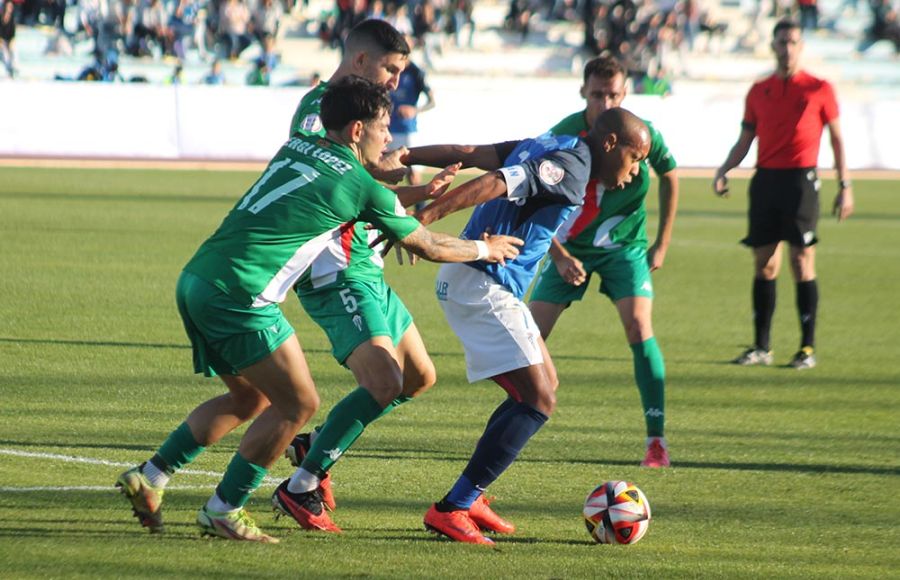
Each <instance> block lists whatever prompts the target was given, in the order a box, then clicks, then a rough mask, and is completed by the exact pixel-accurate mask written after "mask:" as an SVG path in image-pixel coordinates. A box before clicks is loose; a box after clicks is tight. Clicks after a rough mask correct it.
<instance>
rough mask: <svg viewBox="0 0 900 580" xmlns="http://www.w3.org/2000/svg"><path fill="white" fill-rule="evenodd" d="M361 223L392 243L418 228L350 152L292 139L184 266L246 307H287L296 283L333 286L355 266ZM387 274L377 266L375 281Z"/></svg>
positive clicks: (329, 144) (326, 142)
mask: <svg viewBox="0 0 900 580" xmlns="http://www.w3.org/2000/svg"><path fill="white" fill-rule="evenodd" d="M357 220H364V221H366V222H370V223H372V224H375V225H376V226H377V227H378V228H379V229H381V230H382V231H383V232H385V233H386V234H387V236H388V237H389V238H391V239H393V240H399V239H402V238H405V237H406V236H408V235H409V234H410V233H412V232H413V231H414V230H415V229H416V228H418V227H419V222H418V221H417V220H416V219H415V218H413V217H411V216H409V215H407V214H406V210H405V209H404V208H403V207H402V205H401V204H400V202H399V200H398V199H397V196H396V195H394V192H392V191H391V190H389V189H387V188H385V187H384V186H382V185H381V184H379V183H378V182H376V181H375V180H374V179H373V178H372V176H371V175H369V172H368V171H366V170H365V169H364V168H363V166H362V165H361V164H360V163H359V161H358V160H357V159H356V156H355V155H354V153H353V151H351V150H350V148H348V147H346V146H344V145H341V144H339V143H336V142H334V141H331V140H329V139H325V138H320V137H315V136H310V137H302V136H297V137H293V138H291V139H290V140H288V141H287V142H286V143H285V144H284V145H283V146H282V147H281V149H280V150H279V151H278V154H276V155H275V157H274V158H273V159H272V161H271V162H269V165H268V167H267V168H266V170H265V171H264V172H263V174H262V175H261V176H260V178H259V179H257V180H256V183H254V184H253V186H252V187H251V188H250V190H249V191H247V193H246V194H244V196H243V197H242V198H241V200H240V201H238V203H237V205H235V206H234V208H233V209H232V210H231V212H229V214H228V215H227V216H226V217H225V220H224V221H223V222H222V224H221V225H220V226H219V229H218V230H216V232H215V233H214V234H213V235H212V236H211V237H210V238H209V239H207V240H206V241H205V242H203V244H202V245H201V246H200V248H199V249H198V250H197V253H196V254H194V257H193V258H191V260H190V261H189V262H188V263H187V265H186V266H185V267H184V269H185V270H186V271H188V272H191V273H192V274H195V275H196V276H198V277H200V278H202V279H203V280H206V281H207V282H210V283H211V284H213V285H214V286H216V287H217V288H219V289H220V290H222V291H223V292H225V293H226V294H228V295H229V296H231V297H232V298H234V300H235V301H237V302H238V303H240V304H243V305H246V306H263V305H266V304H271V303H278V302H283V301H284V298H285V295H286V294H287V292H289V291H290V290H291V288H292V287H293V286H294V284H297V283H300V284H304V283H307V284H315V283H316V281H317V280H324V281H325V282H323V283H327V282H329V281H333V280H335V279H337V278H339V277H340V276H341V275H342V274H343V272H344V271H345V270H346V269H347V268H348V267H350V265H351V264H352V263H353V261H354V259H356V258H357V257H356V256H353V255H352V253H351V252H352V248H351V247H350V244H349V238H350V237H351V236H352V232H353V226H354V224H355V223H356V221H357ZM366 249H368V248H366ZM370 252H371V250H370ZM381 276H382V272H381V269H379V268H375V271H374V272H372V277H374V278H380V277H381Z"/></svg>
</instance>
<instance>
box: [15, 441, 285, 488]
mask: <svg viewBox="0 0 900 580" xmlns="http://www.w3.org/2000/svg"><path fill="white" fill-rule="evenodd" d="M0 455H12V456H13V457H27V458H29V459H49V460H51V461H62V462H64V463H87V464H90V465H108V466H110V467H134V465H135V464H134V463H129V462H125V461H109V460H107V459H96V458H93V457H78V456H76V455H61V454H58V453H43V452H38V451H20V450H18V449H4V448H0ZM178 473H179V475H181V474H184V475H205V476H208V477H222V474H221V473H218V472H215V471H200V470H198V469H182V470H181V471H179V472H178ZM280 482H281V481H280V480H279V479H276V478H274V477H270V476H268V475H267V476H266V478H265V479H264V480H263V485H266V484H269V485H271V484H278V483H280ZM110 487H111V486H110ZM110 487H103V486H74V487H73V486H62V487H47V488H44V487H39V488H38V487H36V488H22V487H9V488H7V487H0V491H17V490H26V489H31V490H34V491H52V490H58V491H69V490H76V489H85V490H93V489H95V488H96V489H98V490H99V489H103V490H109V489H110ZM192 488H193V486H191V487H182V488H178V487H174V486H172V487H168V489H192ZM196 488H197V489H199V488H203V489H206V487H205V486H196Z"/></svg>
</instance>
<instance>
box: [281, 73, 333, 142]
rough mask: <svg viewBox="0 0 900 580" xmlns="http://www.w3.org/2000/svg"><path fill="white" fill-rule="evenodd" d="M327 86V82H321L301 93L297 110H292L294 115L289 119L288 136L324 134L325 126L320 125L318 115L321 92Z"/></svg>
mask: <svg viewBox="0 0 900 580" xmlns="http://www.w3.org/2000/svg"><path fill="white" fill-rule="evenodd" d="M326 88H328V83H326V82H321V83H319V84H318V85H316V86H315V87H313V89H312V90H311V91H309V92H308V93H306V94H305V95H303V98H302V99H300V103H299V104H298V105H297V110H296V111H294V117H293V118H292V119H291V128H290V133H289V134H288V137H293V136H294V135H303V136H305V137H309V136H310V135H317V136H319V137H323V136H324V135H325V127H323V126H322V119H321V118H320V117H319V113H320V112H321V104H322V94H323V93H324V92H325V89H326Z"/></svg>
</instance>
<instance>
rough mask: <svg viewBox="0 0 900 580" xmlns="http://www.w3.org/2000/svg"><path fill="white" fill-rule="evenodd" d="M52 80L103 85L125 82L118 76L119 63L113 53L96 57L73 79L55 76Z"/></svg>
mask: <svg viewBox="0 0 900 580" xmlns="http://www.w3.org/2000/svg"><path fill="white" fill-rule="evenodd" d="M54 79H55V80H58V81H71V80H76V81H88V82H103V83H112V82H116V81H119V82H122V81H124V80H125V79H123V78H122V75H121V74H119V61H118V57H117V56H116V55H115V53H110V54H109V55H106V56H101V55H96V58H95V59H94V62H93V63H91V64H89V65H88V66H86V67H84V68H83V69H81V72H79V73H78V76H77V77H75V78H74V79H73V78H72V77H66V76H62V75H55V76H54Z"/></svg>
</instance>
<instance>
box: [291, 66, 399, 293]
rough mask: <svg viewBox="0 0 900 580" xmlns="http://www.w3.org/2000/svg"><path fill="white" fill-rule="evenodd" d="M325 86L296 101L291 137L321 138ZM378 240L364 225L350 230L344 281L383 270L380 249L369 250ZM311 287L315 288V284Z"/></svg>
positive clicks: (358, 225) (360, 223)
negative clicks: (349, 256) (348, 263)
mask: <svg viewBox="0 0 900 580" xmlns="http://www.w3.org/2000/svg"><path fill="white" fill-rule="evenodd" d="M327 87H328V83H327V82H321V83H319V84H318V85H316V86H315V87H313V88H312V90H310V91H309V92H308V93H306V94H305V95H303V98H302V99H300V104H299V105H297V110H296V111H295V112H294V118H293V119H291V135H292V136H293V135H307V136H311V135H317V136H320V137H321V136H324V135H325V127H323V126H322V119H321V118H319V113H320V112H321V111H322V94H323V93H324V92H325V89H326V88H327ZM377 237H378V231H377V230H374V229H369V230H367V229H366V224H365V223H363V222H358V223H357V224H356V225H354V227H353V236H352V237H351V238H350V241H349V243H350V250H349V251H350V253H351V254H352V255H353V256H354V258H355V259H354V261H353V264H352V265H351V267H350V269H349V270H347V271H346V272H345V273H344V277H345V278H350V279H357V280H358V279H369V278H371V277H372V275H373V274H374V272H375V271H377V270H381V269H383V268H384V260H382V259H381V247H378V248H375V249H374V250H372V249H371V248H369V244H370V243H371V242H373V241H374V240H375V238H377ZM315 287H317V288H318V287H319V284H316V286H315ZM305 289H309V285H308V284H304V285H300V286H298V287H297V291H298V292H299V293H302V292H303V291H304V290H305Z"/></svg>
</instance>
